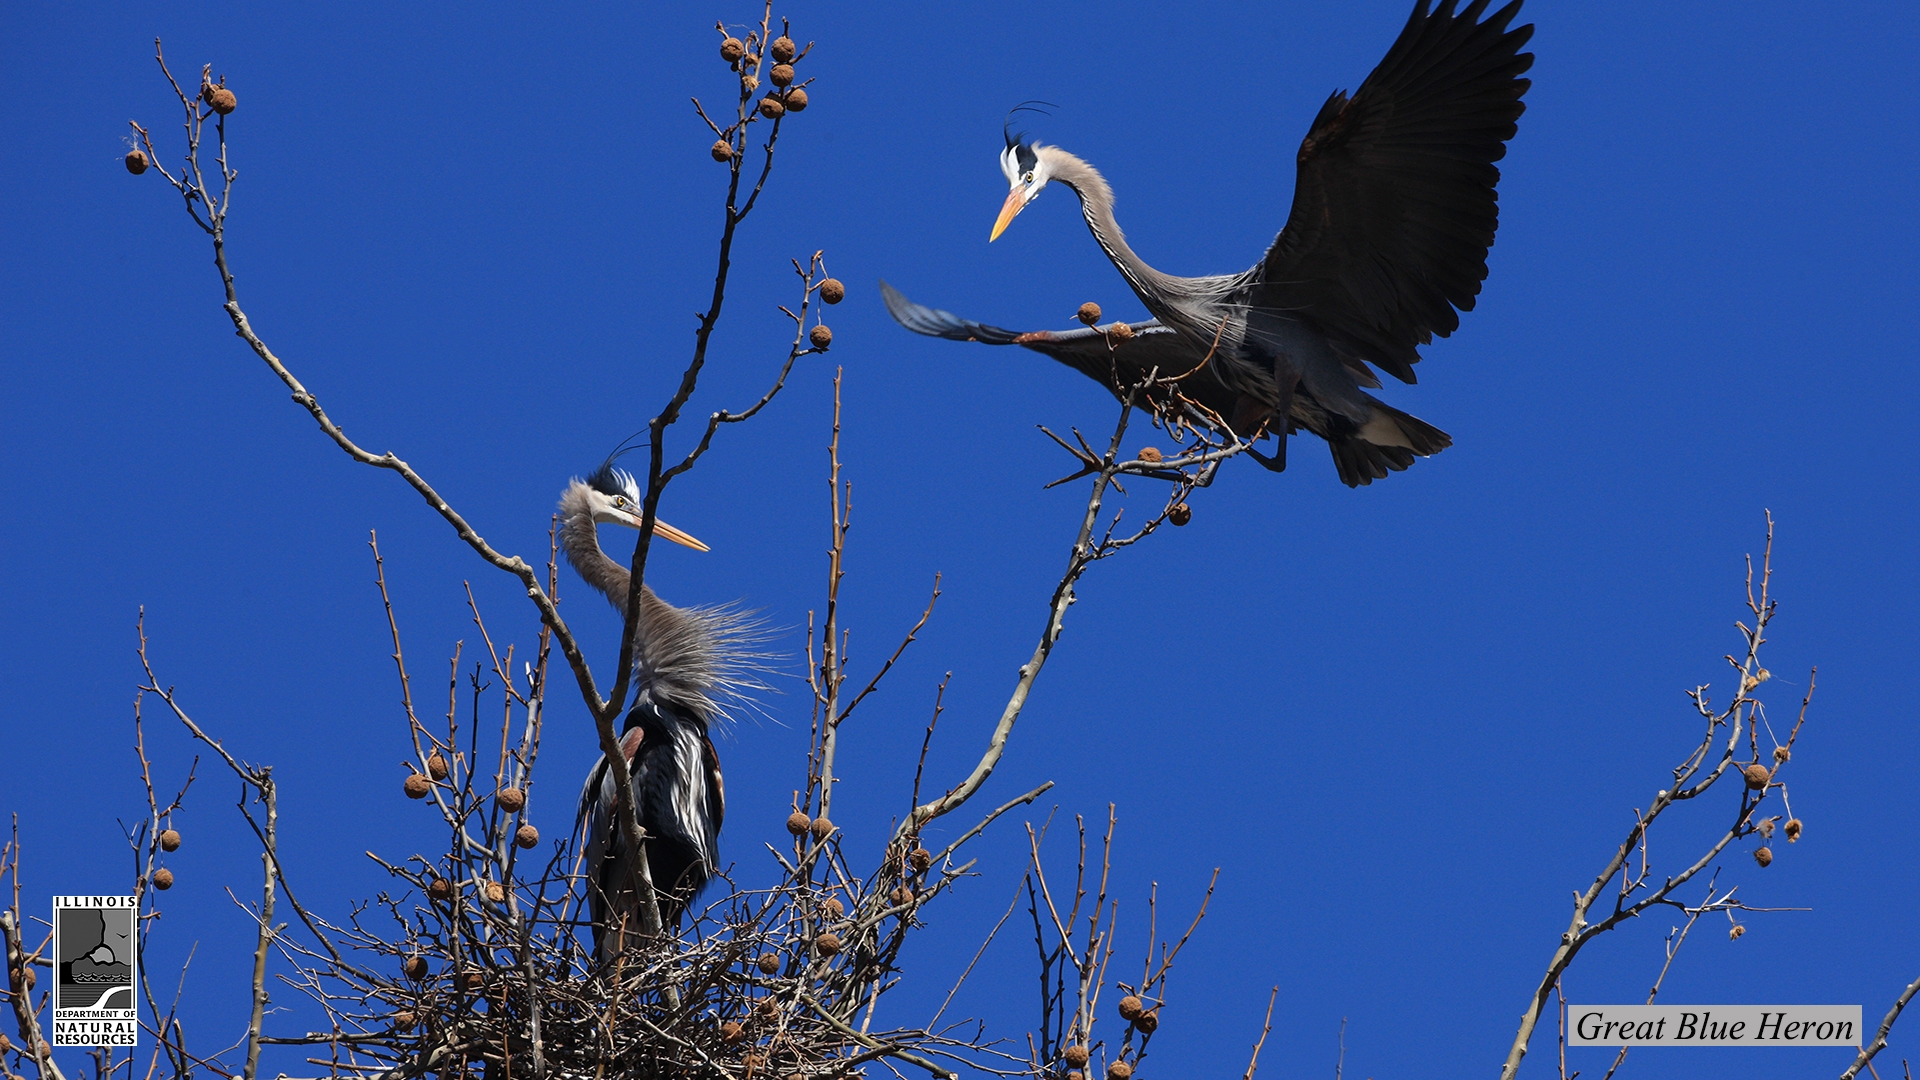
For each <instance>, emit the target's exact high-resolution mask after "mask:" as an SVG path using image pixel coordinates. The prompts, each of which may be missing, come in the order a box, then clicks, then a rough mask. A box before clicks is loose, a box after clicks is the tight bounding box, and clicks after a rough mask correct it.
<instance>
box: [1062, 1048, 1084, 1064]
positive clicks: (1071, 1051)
mask: <svg viewBox="0 0 1920 1080" xmlns="http://www.w3.org/2000/svg"><path fill="white" fill-rule="evenodd" d="M1088 1056H1089V1055H1088V1053H1087V1048H1086V1047H1084V1046H1069V1047H1067V1049H1066V1052H1065V1053H1063V1054H1061V1055H1060V1059H1061V1060H1062V1061H1065V1062H1066V1063H1067V1064H1069V1065H1071V1066H1073V1067H1074V1068H1076V1069H1077V1068H1079V1067H1080V1066H1082V1065H1085V1064H1086V1063H1087V1058H1088Z"/></svg>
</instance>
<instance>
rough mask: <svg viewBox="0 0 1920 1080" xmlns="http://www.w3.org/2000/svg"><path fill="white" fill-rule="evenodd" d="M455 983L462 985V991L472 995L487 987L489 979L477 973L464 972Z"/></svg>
mask: <svg viewBox="0 0 1920 1080" xmlns="http://www.w3.org/2000/svg"><path fill="white" fill-rule="evenodd" d="M455 981H456V982H458V983H459V984H460V989H462V990H465V991H467V992H469V993H471V992H473V991H475V990H478V989H480V988H481V987H482V986H484V985H486V981H487V979H486V976H484V975H482V974H480V973H479V972H477V971H463V972H461V973H460V977H459V978H458V979H457V980H455Z"/></svg>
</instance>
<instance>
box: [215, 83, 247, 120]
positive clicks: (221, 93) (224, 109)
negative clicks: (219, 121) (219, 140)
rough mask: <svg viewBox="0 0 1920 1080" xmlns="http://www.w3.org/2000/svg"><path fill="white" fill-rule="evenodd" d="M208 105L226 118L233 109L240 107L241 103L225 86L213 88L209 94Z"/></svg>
mask: <svg viewBox="0 0 1920 1080" xmlns="http://www.w3.org/2000/svg"><path fill="white" fill-rule="evenodd" d="M207 104H208V105H211V106H213V111H214V112H217V113H219V114H220V115H221V116H225V115H227V114H228V113H230V112H232V111H233V107H234V106H235V105H238V104H239V101H238V100H236V99H235V98H234V96H233V91H231V90H229V89H227V88H226V87H224V86H216V87H212V88H211V91H210V92H209V93H208V94H207Z"/></svg>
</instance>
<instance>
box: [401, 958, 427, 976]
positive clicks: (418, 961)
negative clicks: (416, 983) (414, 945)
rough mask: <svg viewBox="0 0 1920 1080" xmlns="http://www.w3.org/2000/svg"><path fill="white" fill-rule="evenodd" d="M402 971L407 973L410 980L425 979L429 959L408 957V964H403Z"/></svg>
mask: <svg viewBox="0 0 1920 1080" xmlns="http://www.w3.org/2000/svg"><path fill="white" fill-rule="evenodd" d="M400 969H401V970H402V971H405V972H406V973H407V978H409V979H424V978H426V977H427V958H426V957H424V956H409V957H407V962H406V963H405V964H402V965H401V966H400Z"/></svg>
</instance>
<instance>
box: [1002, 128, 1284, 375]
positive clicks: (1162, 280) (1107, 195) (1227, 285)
mask: <svg viewBox="0 0 1920 1080" xmlns="http://www.w3.org/2000/svg"><path fill="white" fill-rule="evenodd" d="M1034 153H1035V154H1037V155H1038V156H1039V157H1041V158H1042V159H1044V160H1045V161H1046V163H1047V165H1048V167H1049V171H1050V172H1051V175H1052V177H1053V179H1055V180H1058V181H1059V182H1061V183H1063V184H1065V185H1067V186H1068V187H1070V188H1072V189H1073V192H1074V194H1075V195H1078V196H1079V197H1080V213H1081V215H1082V216H1084V217H1085V218H1086V219H1087V228H1088V230H1090V231H1091V232H1092V233H1093V238H1094V240H1095V241H1097V242H1098V243H1099V244H1100V247H1101V249H1102V250H1104V251H1105V252H1106V253H1107V258H1109V259H1111V260H1113V265H1114V266H1115V267H1117V268H1118V269H1119V271H1120V273H1121V275H1122V276H1123V277H1125V278H1126V279H1127V284H1128V285H1129V286H1131V287H1132V288H1133V292H1134V295H1135V296H1138V297H1139V298H1140V302H1141V303H1142V304H1145V305H1146V307H1147V310H1148V311H1150V312H1152V313H1153V316H1154V317H1155V318H1157V319H1159V320H1160V321H1161V322H1163V323H1165V324H1167V325H1168V326H1171V327H1173V328H1174V329H1176V330H1181V331H1184V332H1186V333H1187V334H1190V335H1192V336H1193V337H1195V338H1196V339H1198V340H1200V341H1202V342H1205V343H1208V344H1211V343H1212V342H1213V340H1214V338H1215V335H1216V334H1219V335H1221V339H1220V340H1221V343H1222V345H1225V346H1231V345H1232V344H1235V343H1237V342H1238V340H1239V336H1240V322H1241V321H1242V320H1233V321H1232V322H1231V323H1229V325H1227V326H1226V327H1224V331H1223V327H1222V326H1221V304H1222V303H1223V302H1224V301H1226V299H1227V298H1228V297H1229V296H1230V295H1231V294H1232V293H1234V292H1235V291H1236V290H1238V289H1239V288H1240V287H1242V286H1243V285H1244V284H1245V283H1246V281H1247V280H1248V278H1249V276H1250V275H1251V273H1252V271H1249V272H1248V273H1245V274H1224V275H1210V276H1207V277H1195V278H1189V277H1178V276H1175V275H1173V274H1163V273H1161V272H1160V271H1158V270H1155V269H1154V268H1153V267H1151V266H1148V265H1147V262H1146V260H1145V259H1142V258H1141V257H1140V256H1139V255H1136V254H1135V253H1134V250H1133V248H1132V247H1131V246H1129V245H1128V244H1127V237H1126V234H1125V233H1123V232H1122V231H1121V230H1120V223H1119V222H1118V221H1117V220H1115V219H1114V216H1113V188H1112V187H1111V186H1110V185H1109V184H1108V183H1107V178H1106V177H1104V176H1101V175H1100V170H1098V169H1096V168H1094V167H1093V166H1092V165H1089V164H1087V163H1086V162H1084V161H1082V160H1080V159H1079V158H1077V157H1074V156H1073V155H1072V154H1069V153H1067V152H1066V151H1065V150H1062V149H1060V148H1059V147H1057V146H1037V147H1035V148H1034Z"/></svg>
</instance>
